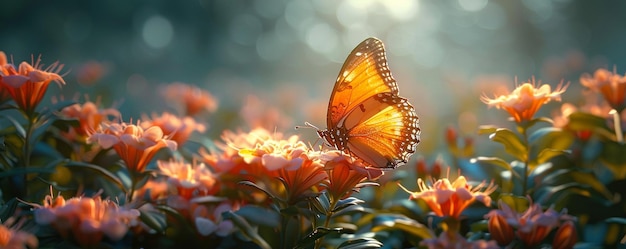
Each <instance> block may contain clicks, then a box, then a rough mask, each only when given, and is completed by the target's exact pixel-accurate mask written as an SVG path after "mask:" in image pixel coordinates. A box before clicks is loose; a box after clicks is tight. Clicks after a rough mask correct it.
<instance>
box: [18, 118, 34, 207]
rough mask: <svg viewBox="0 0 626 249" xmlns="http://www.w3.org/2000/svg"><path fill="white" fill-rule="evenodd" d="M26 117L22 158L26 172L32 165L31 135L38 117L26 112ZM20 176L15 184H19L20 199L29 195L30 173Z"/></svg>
mask: <svg viewBox="0 0 626 249" xmlns="http://www.w3.org/2000/svg"><path fill="white" fill-rule="evenodd" d="M25 116H26V119H27V121H28V124H27V126H26V134H24V148H23V149H24V152H23V158H22V163H23V164H22V165H20V166H21V167H23V168H24V170H25V172H26V171H27V169H28V167H30V156H31V153H32V148H31V147H32V144H31V142H30V141H31V139H32V138H31V137H32V136H33V130H34V128H35V122H36V118H35V117H32V115H30V114H25ZM16 177H19V178H18V179H16V180H15V184H16V185H17V186H15V187H16V189H17V191H16V197H17V198H20V199H24V198H25V197H26V196H28V187H27V184H26V182H27V181H28V174H27V173H24V174H22V175H21V176H16Z"/></svg>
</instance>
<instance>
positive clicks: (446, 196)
mask: <svg viewBox="0 0 626 249" xmlns="http://www.w3.org/2000/svg"><path fill="white" fill-rule="evenodd" d="M398 185H399V186H400V187H401V188H402V189H403V190H404V191H406V192H407V193H409V194H411V196H410V199H422V200H424V201H425V202H426V204H428V207H430V209H431V211H433V212H434V213H435V214H436V215H437V216H439V217H446V216H449V217H453V218H458V217H459V216H460V215H461V212H463V210H464V209H465V208H466V207H467V206H469V205H470V204H471V203H472V202H474V201H475V200H476V201H480V202H482V203H484V204H485V206H489V205H490V204H491V197H489V195H490V194H491V193H493V191H495V190H496V188H497V186H496V185H494V184H493V183H491V184H489V185H488V186H487V188H486V189H485V190H484V191H482V192H481V191H480V189H482V188H483V187H484V186H485V182H482V183H480V184H478V186H476V187H472V186H470V185H469V184H467V181H466V180H465V177H463V176H459V177H458V178H457V179H456V180H455V181H454V182H452V183H450V180H448V179H447V178H443V179H439V180H437V181H436V182H434V183H433V184H432V186H427V185H426V183H425V182H424V181H423V180H422V179H421V178H418V179H417V185H418V187H419V192H411V191H409V190H407V189H406V188H405V187H404V186H402V185H400V184H398Z"/></svg>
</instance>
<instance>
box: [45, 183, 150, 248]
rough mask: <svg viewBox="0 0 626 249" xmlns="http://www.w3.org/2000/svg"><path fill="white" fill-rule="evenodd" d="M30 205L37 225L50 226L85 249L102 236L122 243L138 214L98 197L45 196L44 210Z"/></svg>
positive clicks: (96, 242)
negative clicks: (121, 240) (66, 197)
mask: <svg viewBox="0 0 626 249" xmlns="http://www.w3.org/2000/svg"><path fill="white" fill-rule="evenodd" d="M33 205H34V206H35V210H34V216H35V222H36V223H37V224H39V225H52V226H53V227H54V228H55V229H56V230H57V231H58V232H59V233H60V234H61V236H63V237H64V238H72V239H73V240H75V241H76V242H77V243H78V244H79V245H81V246H84V247H88V246H94V245H97V244H98V243H99V242H100V241H101V240H102V238H103V236H106V237H108V238H109V239H111V240H113V241H117V240H120V239H122V237H124V236H125V235H126V233H127V232H128V228H129V227H130V226H132V225H134V224H135V223H137V218H138V217H139V211H138V210H136V209H126V208H123V207H120V206H118V205H117V203H115V202H112V201H110V200H103V199H102V198H101V197H100V196H95V197H74V198H70V199H68V200H65V199H64V198H63V197H61V196H57V197H56V198H53V197H52V195H48V196H46V198H45V199H44V203H43V206H42V205H36V204H33Z"/></svg>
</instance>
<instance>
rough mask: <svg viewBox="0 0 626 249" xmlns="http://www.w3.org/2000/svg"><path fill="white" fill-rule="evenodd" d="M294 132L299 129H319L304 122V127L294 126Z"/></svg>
mask: <svg viewBox="0 0 626 249" xmlns="http://www.w3.org/2000/svg"><path fill="white" fill-rule="evenodd" d="M295 128H296V130H297V129H300V128H309V129H316V130H320V128H317V126H315V125H313V124H311V123H309V122H304V126H301V125H296V127H295Z"/></svg>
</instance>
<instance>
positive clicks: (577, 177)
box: [541, 169, 613, 200]
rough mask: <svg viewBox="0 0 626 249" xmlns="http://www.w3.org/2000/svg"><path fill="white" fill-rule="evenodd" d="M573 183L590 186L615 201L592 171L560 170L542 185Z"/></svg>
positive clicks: (548, 177) (544, 180)
mask: <svg viewBox="0 0 626 249" xmlns="http://www.w3.org/2000/svg"><path fill="white" fill-rule="evenodd" d="M572 182H573V183H576V184H580V185H585V186H588V187H589V188H591V189H593V190H595V191H597V192H598V193H600V194H601V195H602V196H603V197H604V198H605V199H607V200H612V199H613V195H612V193H611V191H609V190H608V189H607V188H606V185H604V183H602V182H600V180H599V179H598V178H597V177H596V175H595V174H594V173H593V172H591V171H581V170H577V169H560V170H557V171H555V172H553V173H552V174H550V175H549V176H547V177H545V178H544V179H543V181H542V182H541V183H542V184H543V185H549V186H558V185H564V184H568V183H572Z"/></svg>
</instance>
